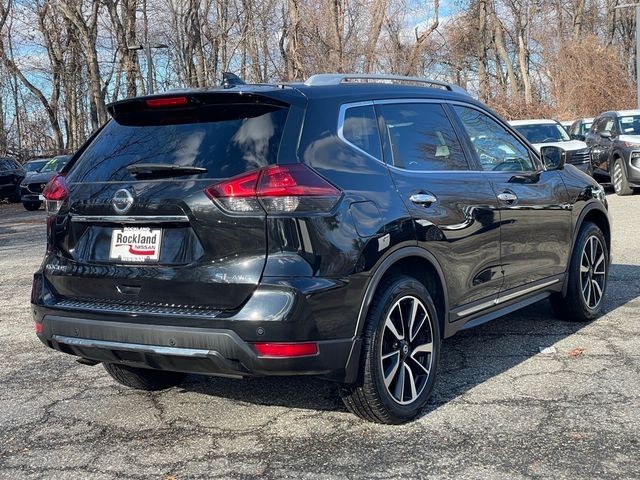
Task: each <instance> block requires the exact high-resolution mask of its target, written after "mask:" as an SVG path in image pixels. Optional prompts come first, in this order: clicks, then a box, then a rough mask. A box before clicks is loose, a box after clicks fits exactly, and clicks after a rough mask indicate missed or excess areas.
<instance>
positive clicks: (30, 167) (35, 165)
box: [24, 160, 47, 172]
mask: <svg viewBox="0 0 640 480" xmlns="http://www.w3.org/2000/svg"><path fill="white" fill-rule="evenodd" d="M45 163H47V160H42V161H41V162H27V163H25V164H24V169H25V170H26V171H27V172H37V171H38V170H40V167H42V166H43V165H44V164H45Z"/></svg>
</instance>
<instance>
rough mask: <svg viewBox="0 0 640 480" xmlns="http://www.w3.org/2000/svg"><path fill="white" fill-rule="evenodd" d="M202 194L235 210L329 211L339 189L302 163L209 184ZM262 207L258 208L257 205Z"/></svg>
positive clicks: (338, 195)
mask: <svg viewBox="0 0 640 480" xmlns="http://www.w3.org/2000/svg"><path fill="white" fill-rule="evenodd" d="M205 193H206V194H207V195H208V196H209V198H211V199H212V200H214V201H217V202H218V203H220V204H221V205H222V207H223V208H224V209H225V210H228V211H231V212H236V213H252V212H253V213H255V212H260V211H262V210H263V209H264V210H265V211H266V212H267V213H271V214H278V213H293V212H296V213H300V212H323V211H325V212H326V211H329V210H331V209H332V208H333V206H334V205H335V204H336V203H337V201H338V200H339V199H340V196H341V194H342V193H341V192H340V190H338V189H337V188H336V187H334V186H333V185H331V184H330V183H329V182H327V181H326V180H325V179H324V178H322V177H321V176H320V175H318V174H317V173H316V172H314V171H313V170H312V169H311V168H309V167H307V166H306V165H303V164H293V165H275V166H271V167H266V168H263V169H260V170H255V171H252V172H249V173H245V174H242V175H238V176H236V177H233V178H230V179H229V180H225V181H224V182H220V183H217V184H215V185H211V186H210V187H207V188H206V189H205ZM261 207H262V208H261Z"/></svg>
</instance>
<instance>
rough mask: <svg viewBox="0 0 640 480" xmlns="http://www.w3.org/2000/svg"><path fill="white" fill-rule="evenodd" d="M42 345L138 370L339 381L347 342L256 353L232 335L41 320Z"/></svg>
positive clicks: (219, 331)
mask: <svg viewBox="0 0 640 480" xmlns="http://www.w3.org/2000/svg"><path fill="white" fill-rule="evenodd" d="M41 323H42V326H41V332H40V333H39V334H38V337H39V338H40V340H41V341H42V342H43V343H44V344H45V345H47V346H49V347H51V348H54V349H56V350H59V351H61V352H64V353H68V354H71V355H77V356H79V357H82V358H87V359H91V360H96V361H100V362H113V363H120V364H126V365H131V366H136V367H143V368H153V369H160V370H171V371H179V372H187V373H199V374H208V375H221V376H237V377H244V376H264V375H321V376H327V377H329V378H332V379H335V380H340V379H341V377H342V376H344V367H345V364H346V360H347V358H348V355H349V352H350V350H351V346H352V340H351V339H341V340H325V341H320V342H317V344H318V353H317V354H315V355H309V356H304V357H295V358H275V357H262V356H260V355H258V354H257V352H256V350H255V349H254V348H253V346H252V345H251V343H249V342H245V341H244V340H242V339H241V338H240V337H239V336H238V334H237V333H235V332H234V331H232V330H224V329H210V328H194V327H177V326H166V325H146V324H134V323H124V322H111V321H103V320H90V319H85V318H82V317H79V316H78V317H67V316H59V315H44V317H43V318H42V321H41Z"/></svg>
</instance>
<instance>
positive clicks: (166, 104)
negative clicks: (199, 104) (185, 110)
mask: <svg viewBox="0 0 640 480" xmlns="http://www.w3.org/2000/svg"><path fill="white" fill-rule="evenodd" d="M145 103H146V104H147V107H149V108H171V107H183V106H185V105H187V104H188V103H189V99H188V98H187V97H165V98H150V99H148V100H145Z"/></svg>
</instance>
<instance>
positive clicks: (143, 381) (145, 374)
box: [103, 362, 186, 390]
mask: <svg viewBox="0 0 640 480" xmlns="http://www.w3.org/2000/svg"><path fill="white" fill-rule="evenodd" d="M103 365H104V369H105V370H106V371H107V373H108V374H109V375H111V377H112V378H113V379H114V380H115V381H116V382H118V383H120V384H122V385H124V386H125V387H129V388H135V389H136V390H164V389H166V388H170V387H175V386H176V385H178V384H179V383H180V382H182V380H183V379H184V377H185V376H186V374H184V373H181V372H169V371H165V370H151V369H147V368H136V367H129V366H127V365H119V364H117V363H108V362H105V363H103Z"/></svg>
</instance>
